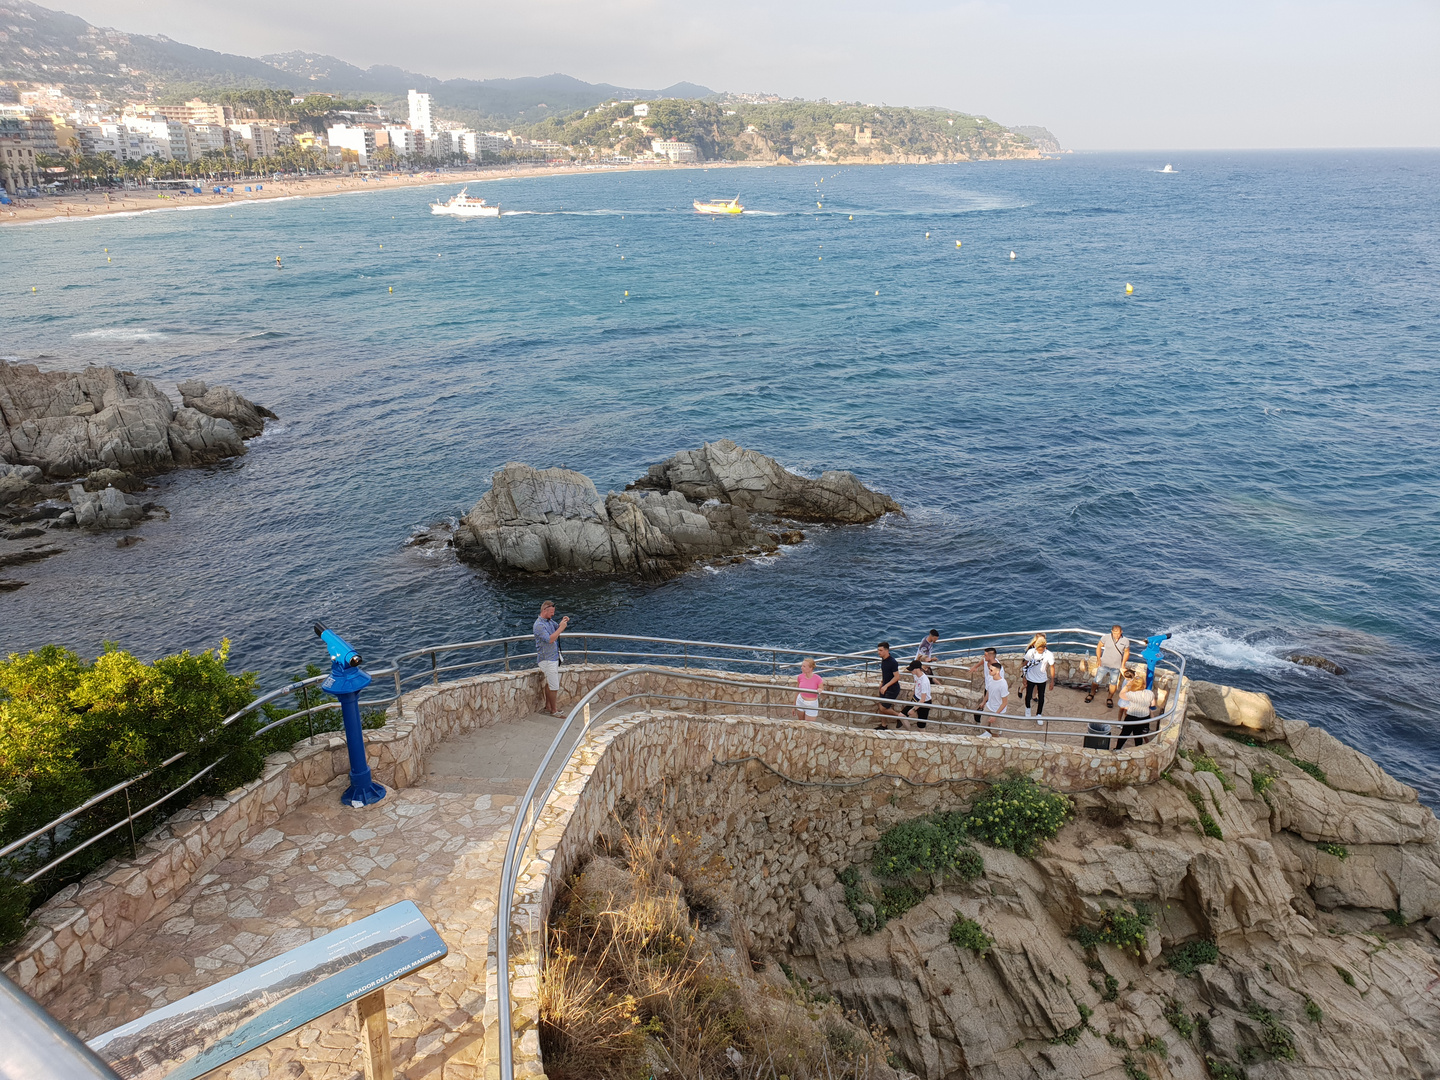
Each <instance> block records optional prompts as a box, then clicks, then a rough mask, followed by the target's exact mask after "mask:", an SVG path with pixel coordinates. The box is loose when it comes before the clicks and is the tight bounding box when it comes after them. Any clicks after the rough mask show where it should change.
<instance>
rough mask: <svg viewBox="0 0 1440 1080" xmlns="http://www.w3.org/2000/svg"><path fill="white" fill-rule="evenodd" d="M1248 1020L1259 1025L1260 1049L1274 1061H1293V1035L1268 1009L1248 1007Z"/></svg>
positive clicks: (1256, 1006)
mask: <svg viewBox="0 0 1440 1080" xmlns="http://www.w3.org/2000/svg"><path fill="white" fill-rule="evenodd" d="M1250 1019H1251V1020H1254V1021H1255V1022H1256V1023H1258V1024H1259V1025H1260V1049H1261V1050H1262V1051H1264V1053H1265V1055H1266V1056H1267V1057H1270V1058H1273V1059H1274V1060H1276V1061H1294V1060H1295V1035H1294V1034H1293V1033H1292V1032H1291V1030H1290V1029H1289V1028H1287V1027H1286V1026H1285V1025H1284V1024H1282V1023H1280V1021H1279V1020H1277V1019H1275V1016H1274V1014H1273V1013H1271V1012H1270V1010H1269V1009H1262V1008H1261V1007H1260V1006H1258V1005H1252V1006H1251V1007H1250Z"/></svg>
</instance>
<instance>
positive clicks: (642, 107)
mask: <svg viewBox="0 0 1440 1080" xmlns="http://www.w3.org/2000/svg"><path fill="white" fill-rule="evenodd" d="M635 115H636V116H649V115H650V106H649V105H647V104H645V103H644V102H643V101H642V102H641V103H640V104H639V105H636V106H635Z"/></svg>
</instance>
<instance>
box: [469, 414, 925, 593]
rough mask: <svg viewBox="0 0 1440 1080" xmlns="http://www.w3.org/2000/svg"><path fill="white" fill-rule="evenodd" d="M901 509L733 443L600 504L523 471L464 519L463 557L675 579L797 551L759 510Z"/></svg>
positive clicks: (792, 533) (561, 481) (799, 515)
mask: <svg viewBox="0 0 1440 1080" xmlns="http://www.w3.org/2000/svg"><path fill="white" fill-rule="evenodd" d="M899 509H900V507H899V505H898V504H896V503H895V501H894V500H893V499H891V498H889V497H888V496H885V495H881V494H879V493H878V492H874V491H871V490H870V489H869V488H867V487H865V486H864V485H863V484H861V483H860V481H859V480H857V479H856V478H855V476H854V475H853V474H852V473H846V472H827V473H825V474H824V475H823V476H822V477H821V478H820V479H819V480H807V479H806V478H805V477H802V476H797V475H796V474H794V473H791V472H787V471H786V470H785V469H784V468H782V467H781V466H780V465H779V464H778V463H777V462H776V461H775V460H774V459H773V458H768V457H765V456H763V455H761V454H757V453H755V452H754V451H750V450H742V449H741V448H740V447H738V446H736V445H735V444H734V443H733V442H730V441H729V440H728V439H726V440H722V441H721V442H717V443H707V444H706V445H705V446H704V447H702V448H701V449H700V450H696V451H687V452H685V453H682V454H677V455H676V456H675V457H673V458H671V459H670V460H669V461H667V462H665V463H664V464H662V465H656V466H653V467H652V468H651V469H650V472H649V473H648V474H647V475H646V476H645V477H644V478H642V479H641V480H640V481H637V482H636V483H635V484H632V485H631V487H630V489H629V490H626V491H623V492H613V491H612V492H610V493H609V494H608V495H606V496H604V497H601V495H600V493H599V492H598V491H597V490H596V488H595V485H594V483H593V482H592V481H591V480H590V479H589V477H587V476H585V475H584V474H582V473H578V472H575V471H574V470H571V469H536V468H534V467H532V466H529V465H522V464H518V463H515V462H511V463H510V464H507V465H506V466H505V467H504V468H503V469H501V470H500V471H499V472H497V473H496V474H495V477H494V481H493V483H492V485H491V488H490V490H489V491H488V492H486V493H485V495H484V496H483V497H482V498H481V499H480V501H479V502H478V503H476V504H475V506H474V508H472V509H471V511H470V512H469V513H468V514H466V515H465V516H464V517H463V518H462V519H461V521H460V524H459V526H458V527H457V528H456V530H455V533H454V544H455V550H456V554H457V555H459V556H460V557H461V558H463V559H466V560H468V561H472V562H478V563H481V564H482V565H486V566H490V567H493V568H495V569H500V570H523V571H527V572H530V573H544V572H549V571H579V572H590V573H601V574H638V575H639V576H641V577H644V578H650V579H658V578H666V577H672V576H674V575H675V574H678V573H681V572H683V571H684V570H685V569H687V568H688V567H690V566H692V565H694V564H695V563H696V562H697V561H700V560H707V559H708V560H720V559H734V558H738V557H741V556H744V555H760V554H766V553H769V552H773V551H775V550H776V549H777V548H778V547H779V545H780V544H781V543H787V544H788V543H798V542H800V541H801V540H803V539H804V534H803V533H801V532H799V531H798V530H793V529H781V530H780V531H777V532H771V531H768V530H767V529H762V528H760V527H757V526H756V525H755V523H753V522H752V521H751V519H750V514H751V513H752V512H754V513H757V514H764V515H767V516H770V517H789V518H796V519H800V520H804V521H834V522H840V523H856V522H864V521H872V520H874V519H875V518H877V517H879V516H880V515H881V514H885V513H888V512H891V511H897V510H899Z"/></svg>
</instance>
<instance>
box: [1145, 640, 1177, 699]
mask: <svg viewBox="0 0 1440 1080" xmlns="http://www.w3.org/2000/svg"><path fill="white" fill-rule="evenodd" d="M1169 640H1170V635H1169V634H1155V635H1153V636H1151V637H1149V638H1146V639H1145V649H1144V651H1143V652H1141V653H1140V659H1142V660H1144V661H1145V689H1146V690H1153V689H1155V665H1156V664H1158V663H1159V662H1160V644H1161V642H1165V641H1169Z"/></svg>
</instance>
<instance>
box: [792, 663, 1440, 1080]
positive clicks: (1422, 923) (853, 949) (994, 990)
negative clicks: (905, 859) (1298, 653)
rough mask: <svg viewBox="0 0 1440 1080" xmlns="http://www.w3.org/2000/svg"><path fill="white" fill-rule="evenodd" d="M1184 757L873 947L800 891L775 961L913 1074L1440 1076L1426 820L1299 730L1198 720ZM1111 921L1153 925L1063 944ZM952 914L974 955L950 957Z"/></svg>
mask: <svg viewBox="0 0 1440 1080" xmlns="http://www.w3.org/2000/svg"><path fill="white" fill-rule="evenodd" d="M1221 689H1225V688H1221ZM1222 696H1229V695H1222ZM1263 696H1264V695H1253V697H1263ZM1266 703H1267V704H1268V698H1267V699H1266ZM1212 704H1213V703H1212ZM1249 704H1250V705H1252V706H1253V705H1255V702H1254V701H1250V702H1249ZM1256 711H1257V710H1254V709H1247V710H1246V715H1247V716H1254V715H1255V712H1256ZM1260 711H1263V710H1260ZM1192 715H1193V713H1192ZM1221 723H1224V724H1225V726H1226V727H1228V726H1229V723H1228V722H1226V721H1221ZM1217 726H1219V725H1218V724H1217ZM1270 733H1271V734H1277V733H1279V731H1277V730H1276V729H1271V732H1270ZM1322 736H1323V737H1322ZM1332 744H1333V745H1332ZM1184 747H1185V749H1184V752H1183V753H1184V755H1185V756H1183V757H1182V758H1181V759H1179V760H1178V761H1177V762H1176V768H1175V769H1174V771H1173V772H1172V773H1171V774H1170V776H1169V777H1168V779H1167V780H1166V781H1164V782H1161V783H1158V784H1154V785H1151V786H1149V787H1146V788H1134V787H1130V788H1123V789H1120V790H1106V789H1100V790H1097V791H1094V792H1091V793H1087V794H1082V795H1080V796H1079V797H1077V799H1076V808H1077V818H1076V820H1075V821H1074V823H1073V824H1071V825H1069V826H1067V827H1066V828H1065V829H1064V830H1062V831H1061V833H1060V835H1059V836H1058V837H1057V839H1056V840H1055V841H1053V842H1051V843H1050V844H1049V845H1047V848H1046V850H1045V852H1044V853H1043V855H1042V856H1040V857H1038V858H1036V859H1022V858H1020V857H1018V856H1016V855H1014V854H1012V853H1010V852H1006V851H997V850H994V849H991V848H983V849H982V850H983V853H984V859H985V867H986V869H985V874H984V876H983V877H982V878H980V879H979V880H978V881H976V882H975V883H973V884H972V885H966V886H946V887H944V888H942V889H941V890H939V891H938V892H936V893H934V894H932V895H931V896H930V897H929V898H928V899H926V900H925V901H924V902H923V903H921V904H920V905H919V906H917V907H915V908H913V909H911V910H910V911H909V912H907V913H906V914H905V915H904V916H903V918H901V919H899V920H896V921H893V922H891V923H890V924H889V925H888V926H886V927H885V928H883V929H882V930H880V931H879V932H877V933H875V934H873V935H870V936H866V935H864V934H861V933H860V931H859V927H858V925H857V924H856V923H855V920H854V918H853V917H852V916H851V913H850V909H849V908H848V907H847V904H846V898H845V889H844V888H843V887H842V886H841V885H840V884H839V883H835V884H833V885H829V886H826V887H824V888H820V887H813V886H812V887H811V888H809V889H807V890H806V892H805V896H804V897H803V902H802V903H801V904H800V905H798V907H797V911H796V922H795V928H794V931H793V933H792V934H791V941H792V945H791V950H790V952H791V956H790V958H789V961H788V962H789V963H790V964H791V965H792V967H793V968H794V969H795V970H797V971H799V972H802V973H804V974H805V975H807V976H809V977H810V979H811V982H812V984H813V985H814V986H815V987H816V988H817V989H823V990H825V991H828V992H830V993H833V994H835V995H836V996H838V998H839V999H840V1000H841V1002H842V1003H843V1004H844V1005H845V1006H846V1007H847V1008H854V1009H858V1010H859V1011H860V1013H861V1014H862V1015H863V1016H865V1017H867V1018H869V1019H870V1020H871V1021H872V1022H875V1023H878V1024H880V1025H882V1026H883V1027H884V1028H886V1030H887V1032H888V1033H889V1036H890V1041H891V1046H892V1048H894V1049H895V1050H896V1052H897V1054H898V1057H899V1058H900V1060H902V1061H904V1062H905V1063H906V1064H907V1065H908V1066H909V1067H910V1068H912V1069H914V1070H915V1071H916V1072H917V1073H919V1074H920V1075H921V1076H923V1077H926V1078H932V1080H941V1078H948V1077H956V1076H966V1077H970V1076H973V1077H986V1078H1001V1077H1017V1078H1018V1077H1033V1076H1041V1075H1045V1076H1048V1075H1066V1076H1116V1077H1119V1076H1121V1075H1128V1076H1134V1075H1136V1072H1135V1071H1134V1070H1143V1071H1144V1072H1146V1073H1147V1074H1148V1075H1150V1076H1152V1077H1155V1078H1157V1080H1158V1078H1160V1077H1186V1078H1191V1077H1193V1078H1195V1080H1200V1078H1203V1077H1206V1076H1220V1075H1224V1076H1232V1077H1233V1076H1241V1075H1245V1073H1244V1072H1242V1071H1241V1070H1245V1069H1249V1070H1251V1071H1250V1073H1249V1075H1251V1076H1253V1077H1259V1076H1272V1077H1289V1076H1293V1077H1300V1076H1336V1077H1341V1076H1353V1077H1376V1076H1387V1077H1434V1076H1440V1041H1437V1040H1436V1039H1435V1037H1434V1033H1435V1032H1436V1031H1440V997H1437V996H1436V994H1435V993H1434V988H1435V986H1436V985H1437V984H1440V941H1437V938H1440V921H1437V919H1436V916H1437V915H1440V825H1437V822H1436V819H1435V816H1434V814H1432V813H1431V812H1430V810H1429V809H1427V808H1426V807H1424V806H1421V805H1420V804H1419V803H1418V802H1417V801H1416V799H1415V793H1414V791H1413V790H1411V789H1409V788H1408V787H1406V786H1405V785H1402V784H1399V783H1397V782H1396V781H1394V780H1393V779H1392V778H1390V777H1388V776H1386V775H1385V774H1384V772H1383V771H1382V770H1380V769H1379V768H1378V766H1375V765H1374V763H1373V762H1370V761H1369V759H1368V758H1365V757H1364V755H1361V754H1359V753H1358V752H1356V751H1354V750H1352V749H1350V748H1349V747H1344V746H1343V744H1340V743H1338V741H1336V740H1334V739H1333V738H1332V737H1331V736H1329V735H1327V734H1325V733H1323V732H1318V731H1317V730H1316V729H1314V728H1310V727H1308V726H1307V725H1305V724H1303V723H1297V722H1295V721H1284V722H1283V734H1282V736H1281V738H1280V739H1277V740H1275V741H1273V742H1271V743H1267V744H1264V745H1262V746H1250V745H1247V744H1246V743H1244V742H1242V741H1237V740H1235V739H1231V738H1223V737H1221V736H1220V735H1219V734H1218V733H1217V732H1216V731H1215V730H1212V729H1211V728H1210V727H1208V726H1206V725H1205V724H1204V723H1199V722H1194V723H1192V724H1191V725H1190V727H1189V728H1188V730H1187V732H1186V735H1185V739H1184ZM1337 747H1338V749H1337ZM1317 758H1324V759H1325V760H1327V761H1329V762H1331V763H1332V765H1333V766H1334V767H1335V775H1336V777H1337V779H1338V780H1339V781H1340V782H1341V783H1343V784H1344V785H1345V786H1346V787H1349V788H1352V789H1353V788H1361V787H1363V788H1366V789H1368V790H1367V792H1366V793H1365V794H1357V793H1355V792H1354V791H1349V790H1337V788H1336V786H1334V785H1335V781H1329V772H1328V770H1325V772H1326V776H1327V781H1329V782H1326V781H1321V780H1319V779H1318V778H1317V777H1316V776H1315V775H1314V773H1313V770H1312V769H1309V768H1306V767H1303V766H1312V765H1314V764H1315V763H1316V759H1317ZM1357 759H1358V760H1357ZM1297 762H1298V763H1301V764H1297ZM1197 766H1199V767H1198V768H1197ZM1382 778H1383V779H1382ZM1198 807H1203V808H1204V809H1205V810H1206V811H1207V812H1208V814H1210V815H1211V816H1212V818H1213V821H1214V822H1215V823H1217V826H1218V831H1219V832H1220V833H1221V834H1222V837H1223V838H1222V837H1216V836H1213V835H1206V834H1205V832H1204V830H1202V829H1201V828H1200V827H1199V826H1198V825H1197V821H1196V819H1197V813H1198V809H1197V808H1198ZM771 827H772V828H774V827H775V825H774V823H772V825H771ZM813 827H814V826H813V825H812V828H813ZM1117 908H1118V909H1123V910H1125V911H1127V912H1137V913H1145V914H1146V915H1148V917H1149V919H1150V926H1149V927H1148V931H1147V932H1146V933H1145V935H1144V940H1143V942H1142V943H1141V944H1140V945H1139V947H1138V949H1126V948H1120V947H1116V946H1111V945H1103V944H1102V945H1099V946H1093V947H1091V948H1088V949H1087V948H1085V947H1082V946H1081V945H1080V943H1079V942H1078V941H1077V940H1076V939H1075V937H1074V933H1075V930H1076V928H1077V927H1080V926H1090V927H1096V926H1098V925H1100V920H1101V918H1102V917H1103V913H1104V912H1105V911H1107V910H1110V909H1117ZM959 916H964V917H966V918H969V919H973V920H975V921H976V922H978V923H979V924H980V925H981V926H982V927H983V928H984V929H985V931H986V932H987V933H988V934H989V935H990V936H991V937H992V938H993V939H994V944H993V946H992V947H991V949H990V950H989V951H988V952H987V953H986V954H984V955H978V954H976V953H975V952H973V951H971V950H969V949H965V948H960V947H957V946H956V945H953V944H951V943H950V940H949V928H950V926H951V924H952V922H954V921H955V920H956V918H957V917H959ZM1426 920H1429V922H1428V924H1427V922H1426ZM1427 925H1428V926H1429V927H1431V928H1433V929H1426V926H1427ZM1196 942H1212V943H1214V944H1215V946H1216V948H1217V950H1218V952H1217V953H1216V954H1214V955H1213V956H1212V957H1211V960H1212V962H1208V963H1201V964H1200V965H1199V966H1197V967H1195V968H1194V970H1193V973H1190V974H1188V975H1187V973H1186V972H1187V968H1186V965H1185V964H1184V963H1183V962H1182V961H1180V960H1174V961H1172V959H1171V958H1173V957H1176V956H1177V955H1179V953H1180V951H1181V950H1183V948H1184V947H1186V946H1187V945H1189V946H1190V947H1191V948H1193V947H1194V945H1193V943H1196ZM1162 1047H1163V1048H1164V1049H1163V1052H1162ZM1207 1059H1209V1060H1210V1061H1211V1062H1213V1064H1212V1065H1210V1066H1209V1067H1208V1068H1207V1064H1206V1061H1207ZM1227 1068H1228V1069H1230V1070H1232V1071H1230V1072H1226V1071H1224V1070H1225V1069H1227Z"/></svg>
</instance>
